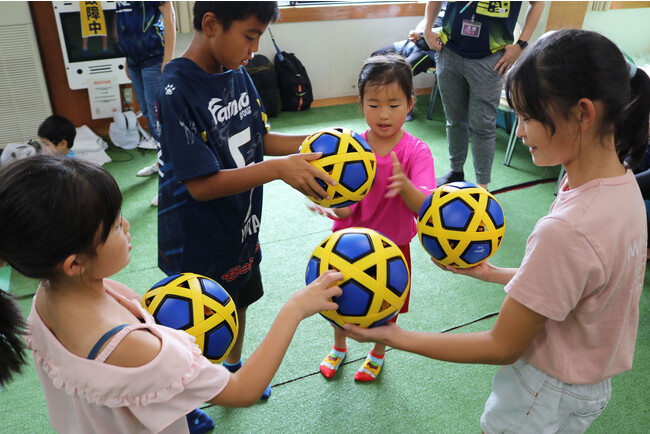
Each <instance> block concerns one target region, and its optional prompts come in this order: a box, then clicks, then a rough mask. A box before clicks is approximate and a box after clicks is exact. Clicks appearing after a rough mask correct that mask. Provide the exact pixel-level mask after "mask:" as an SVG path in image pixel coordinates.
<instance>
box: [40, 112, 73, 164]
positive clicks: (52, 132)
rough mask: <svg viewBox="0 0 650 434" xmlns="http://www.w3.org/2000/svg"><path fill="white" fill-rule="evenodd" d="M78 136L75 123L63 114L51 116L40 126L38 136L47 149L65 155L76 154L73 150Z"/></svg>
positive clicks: (71, 155)
mask: <svg viewBox="0 0 650 434" xmlns="http://www.w3.org/2000/svg"><path fill="white" fill-rule="evenodd" d="M76 136H77V129H76V128H75V127H74V124H73V123H72V122H70V120H68V118H65V117H63V116H61V115H52V116H49V117H47V118H46V119H45V120H44V121H43V122H42V123H41V125H39V126H38V138H39V140H40V141H41V142H43V144H44V145H45V149H46V151H49V152H50V153H54V154H58V155H62V156H64V157H75V156H76V155H75V153H74V151H73V150H72V146H73V145H74V138H75V137H76Z"/></svg>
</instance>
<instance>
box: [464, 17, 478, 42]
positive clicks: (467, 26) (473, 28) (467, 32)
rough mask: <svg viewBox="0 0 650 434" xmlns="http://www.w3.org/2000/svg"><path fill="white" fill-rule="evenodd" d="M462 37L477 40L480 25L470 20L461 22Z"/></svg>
mask: <svg viewBox="0 0 650 434" xmlns="http://www.w3.org/2000/svg"><path fill="white" fill-rule="evenodd" d="M460 34H461V35H463V36H469V37H472V38H478V37H479V35H480V34H481V23H479V22H477V21H471V20H463V28H462V30H461V32H460Z"/></svg>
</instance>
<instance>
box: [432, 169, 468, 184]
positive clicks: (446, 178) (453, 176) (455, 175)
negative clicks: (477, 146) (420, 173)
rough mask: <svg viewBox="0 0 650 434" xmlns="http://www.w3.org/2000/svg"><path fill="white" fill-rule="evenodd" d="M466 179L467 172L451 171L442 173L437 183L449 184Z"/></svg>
mask: <svg viewBox="0 0 650 434" xmlns="http://www.w3.org/2000/svg"><path fill="white" fill-rule="evenodd" d="M464 180H465V174H464V173H463V172H452V171H449V173H447V174H446V175H442V176H441V177H440V178H436V184H438V187H440V186H441V185H444V184H449V183H450V182H459V181H464Z"/></svg>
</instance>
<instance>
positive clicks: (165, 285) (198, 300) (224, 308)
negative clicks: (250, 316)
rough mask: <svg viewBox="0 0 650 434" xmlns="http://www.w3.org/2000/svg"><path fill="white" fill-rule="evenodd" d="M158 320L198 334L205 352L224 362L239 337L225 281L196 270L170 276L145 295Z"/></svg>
mask: <svg viewBox="0 0 650 434" xmlns="http://www.w3.org/2000/svg"><path fill="white" fill-rule="evenodd" d="M142 306H143V307H144V308H145V309H146V310H147V312H149V313H150V314H151V315H152V316H153V317H154V319H155V320H156V322H157V323H158V324H161V325H164V326H167V327H170V328H173V329H176V330H184V331H186V332H187V333H189V334H190V335H192V336H194V338H195V339H196V343H197V344H198V346H199V348H201V352H202V353H203V355H204V356H205V357H206V358H207V359H208V360H210V361H211V362H213V363H221V362H222V361H223V360H224V359H225V358H226V356H227V355H228V353H229V352H230V350H231V349H232V347H233V346H234V345H235V341H236V340H237V333H238V331H239V322H238V319H237V310H236V308H235V303H234V302H233V301H232V299H231V298H230V295H228V293H227V292H226V290H225V289H223V287H222V286H221V285H219V284H218V283H217V282H215V281H214V280H212V279H210V278H208V277H205V276H201V275H199V274H194V273H182V274H176V275H173V276H169V277H166V278H165V279H163V280H161V281H160V282H158V283H156V284H155V285H153V286H152V287H151V289H149V290H148V291H147V292H146V293H145V294H144V296H143V297H142Z"/></svg>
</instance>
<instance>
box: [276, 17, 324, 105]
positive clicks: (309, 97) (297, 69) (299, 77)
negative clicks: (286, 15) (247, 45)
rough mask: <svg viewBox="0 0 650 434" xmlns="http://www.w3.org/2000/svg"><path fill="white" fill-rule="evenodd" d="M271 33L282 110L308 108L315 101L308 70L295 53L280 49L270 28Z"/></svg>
mask: <svg viewBox="0 0 650 434" xmlns="http://www.w3.org/2000/svg"><path fill="white" fill-rule="evenodd" d="M269 34H270V35H271V39H272V40H273V45H275V49H276V51H277V54H276V55H275V72H276V75H277V76H278V88H279V89H280V99H281V100H282V110H283V111H294V112H295V111H303V110H307V109H308V108H309V107H310V106H311V103H312V102H313V101H314V94H313V93H312V90H311V81H310V80H309V76H308V75H307V70H305V67H304V66H303V64H302V63H301V62H300V60H298V58H297V57H296V56H295V55H294V54H293V53H287V52H286V51H281V50H280V48H279V47H278V45H277V44H276V43H275V38H273V34H272V33H271V30H270V29H269Z"/></svg>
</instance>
